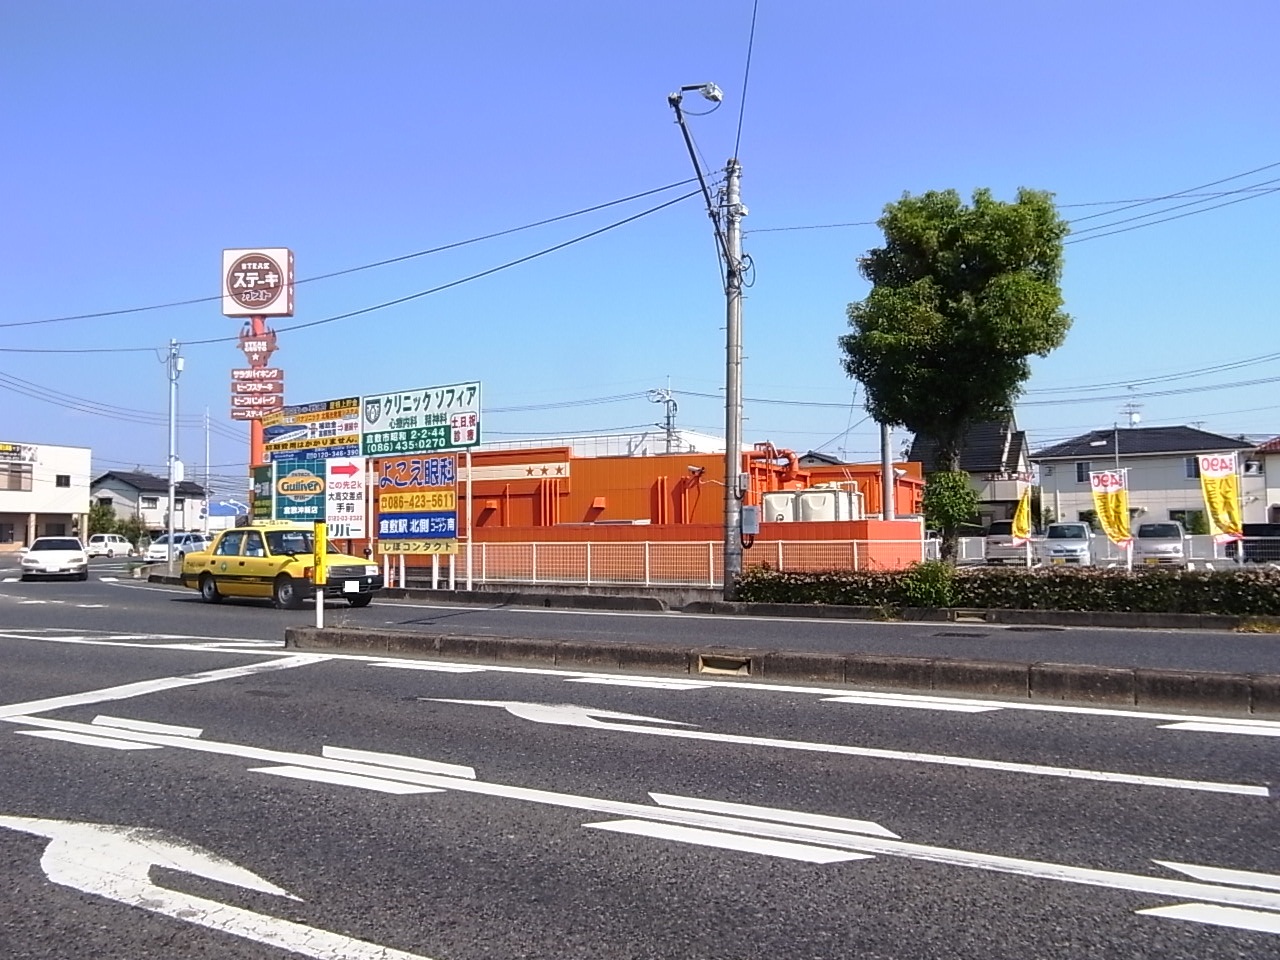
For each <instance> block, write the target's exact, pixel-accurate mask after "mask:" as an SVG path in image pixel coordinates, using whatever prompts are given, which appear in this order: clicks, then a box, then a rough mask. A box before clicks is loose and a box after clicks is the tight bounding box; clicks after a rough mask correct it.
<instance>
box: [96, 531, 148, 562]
mask: <svg viewBox="0 0 1280 960" xmlns="http://www.w3.org/2000/svg"><path fill="white" fill-rule="evenodd" d="M85 552H86V553H87V554H89V556H90V557H132V556H133V555H134V554H135V553H136V552H137V551H136V550H134V549H133V544H132V543H130V542H129V541H128V540H126V539H125V538H124V537H122V536H120V534H118V533H95V534H94V535H93V536H91V537H90V538H89V543H88V544H87V545H86V547H85Z"/></svg>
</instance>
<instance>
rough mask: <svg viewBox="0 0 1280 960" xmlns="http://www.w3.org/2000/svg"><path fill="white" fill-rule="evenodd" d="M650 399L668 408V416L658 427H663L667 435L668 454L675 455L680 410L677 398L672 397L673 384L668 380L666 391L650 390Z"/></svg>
mask: <svg viewBox="0 0 1280 960" xmlns="http://www.w3.org/2000/svg"><path fill="white" fill-rule="evenodd" d="M649 399H650V400H651V401H653V402H654V403H660V404H662V405H663V406H664V407H665V408H666V416H664V417H663V418H662V423H659V424H656V426H659V427H662V428H663V431H664V432H665V433H666V452H667V453H675V445H676V410H677V409H679V406H678V404H677V403H676V401H675V398H674V397H672V396H671V383H670V379H669V378H668V382H667V386H666V389H663V390H650V391H649Z"/></svg>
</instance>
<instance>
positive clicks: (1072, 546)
mask: <svg viewBox="0 0 1280 960" xmlns="http://www.w3.org/2000/svg"><path fill="white" fill-rule="evenodd" d="M1040 560H1041V562H1042V563H1046V564H1050V565H1053V566H1063V565H1066V566H1073V567H1091V566H1093V530H1092V529H1091V528H1090V527H1089V524H1087V523H1084V522H1083V521H1081V522H1078V523H1076V522H1068V523H1051V524H1049V526H1048V528H1046V530H1045V532H1044V540H1042V541H1041V542H1040Z"/></svg>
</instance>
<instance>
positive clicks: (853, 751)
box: [423, 697, 1270, 797]
mask: <svg viewBox="0 0 1280 960" xmlns="http://www.w3.org/2000/svg"><path fill="white" fill-rule="evenodd" d="M423 699H424V700H431V701H432V702H435V703H459V704H470V705H472V706H479V707H498V708H499V709H502V710H506V711H507V712H508V713H510V714H511V715H512V716H516V717H520V718H521V719H523V720H532V721H533V722H534V723H552V724H557V725H560V726H570V727H587V728H590V729H595V730H615V731H618V732H620V733H639V734H643V735H645V736H650V737H673V738H676V739H683V740H707V741H711V742H713V743H736V744H743V745H746V746H752V747H772V748H775V749H778V750H803V751H807V752H811V753H833V754H842V755H844V756H851V757H867V758H870V759H876V760H900V761H906V762H909V763H932V764H939V765H942V766H951V767H969V768H971V769H975V770H995V771H999V772H1002V773H1019V774H1032V775H1035V776H1042V777H1062V778H1064V779H1067V780H1096V781H1101V782H1103V783H1123V784H1128V785H1130V786H1140V787H1164V788H1167V789H1173V790H1199V791H1203V792H1206V793H1234V794H1239V795H1242V796H1250V797H1267V796H1270V790H1269V789H1268V788H1267V787H1263V786H1253V785H1251V784H1242V783H1221V782H1217V781H1213V780H1182V779H1178V778H1175V777H1153V776H1145V775H1142V774H1135V773H1117V772H1113V771H1109V770H1087V769H1082V768H1080V767H1051V766H1046V765H1044V764H1038V763H1015V762H1012V761H1006V760H983V759H979V758H977V757H954V756H947V755H945V754H937V753H917V752H914V751H903V750H884V749H881V748H878V747H855V746H849V745H846V744H839V743H814V742H810V741H804V740H779V739H777V738H775V737H748V736H742V735H740V734H733V733H709V732H705V731H702V730H673V729H670V728H669V727H666V726H657V727H644V726H636V725H635V724H629V723H604V722H602V721H603V720H635V721H640V722H643V723H647V724H671V723H673V721H670V720H661V719H658V718H655V717H641V716H635V715H631V714H622V713H612V712H610V711H607V710H594V709H592V708H590V707H578V706H573V705H572V704H544V703H522V702H520V701H515V700H447V699H433V698H428V697H424V698H423ZM680 726H688V724H680Z"/></svg>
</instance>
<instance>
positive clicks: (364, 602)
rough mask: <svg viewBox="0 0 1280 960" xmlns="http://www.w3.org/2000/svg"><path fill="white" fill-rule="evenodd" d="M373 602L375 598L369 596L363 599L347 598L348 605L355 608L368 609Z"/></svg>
mask: <svg viewBox="0 0 1280 960" xmlns="http://www.w3.org/2000/svg"><path fill="white" fill-rule="evenodd" d="M372 602H373V597H371V596H367V595H366V596H363V597H347V603H349V604H351V605H352V606H353V607H367V606H368V605H369V604H370V603H372Z"/></svg>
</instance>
